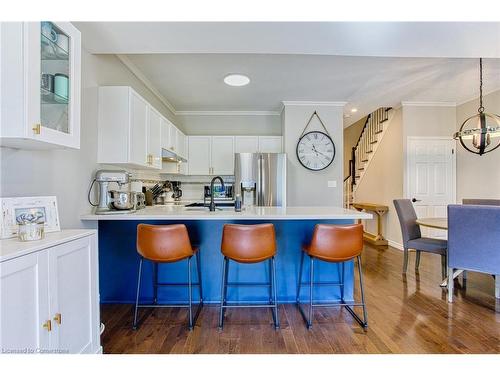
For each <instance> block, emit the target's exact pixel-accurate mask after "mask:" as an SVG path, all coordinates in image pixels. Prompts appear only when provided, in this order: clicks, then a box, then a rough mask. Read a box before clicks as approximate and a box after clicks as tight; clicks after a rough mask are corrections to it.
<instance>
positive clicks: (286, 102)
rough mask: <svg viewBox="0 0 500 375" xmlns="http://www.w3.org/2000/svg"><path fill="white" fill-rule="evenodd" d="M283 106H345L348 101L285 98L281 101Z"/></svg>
mask: <svg viewBox="0 0 500 375" xmlns="http://www.w3.org/2000/svg"><path fill="white" fill-rule="evenodd" d="M281 103H282V104H283V106H287V105H295V106H299V105H301V106H311V105H313V106H317V107H319V106H324V107H344V106H345V105H346V104H347V102H316V101H305V100H297V101H294V100H283V101H282V102H281Z"/></svg>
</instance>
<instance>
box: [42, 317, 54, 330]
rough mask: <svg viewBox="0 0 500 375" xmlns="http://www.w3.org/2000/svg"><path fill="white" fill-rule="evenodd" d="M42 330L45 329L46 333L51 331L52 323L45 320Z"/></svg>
mask: <svg viewBox="0 0 500 375" xmlns="http://www.w3.org/2000/svg"><path fill="white" fill-rule="evenodd" d="M43 328H45V329H46V330H47V331H48V332H50V331H52V322H51V321H50V320H46V321H45V323H44V325H43Z"/></svg>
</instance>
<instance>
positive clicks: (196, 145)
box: [188, 136, 212, 175]
mask: <svg viewBox="0 0 500 375" xmlns="http://www.w3.org/2000/svg"><path fill="white" fill-rule="evenodd" d="M211 142H212V137H207V136H190V137H188V160H189V166H188V170H189V174H190V175H209V174H212V173H211V167H212V166H211V162H210V152H211V146H212V144H211Z"/></svg>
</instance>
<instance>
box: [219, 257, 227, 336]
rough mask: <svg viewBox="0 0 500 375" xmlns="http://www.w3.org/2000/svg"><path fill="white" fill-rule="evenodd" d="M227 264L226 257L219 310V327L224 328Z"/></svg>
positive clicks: (223, 261) (223, 263) (223, 265)
mask: <svg viewBox="0 0 500 375" xmlns="http://www.w3.org/2000/svg"><path fill="white" fill-rule="evenodd" d="M226 264H227V259H226V257H224V259H223V260H222V270H221V271H222V283H221V288H220V310H219V329H222V325H223V323H224V303H225V301H226V298H225V290H226V270H227V268H226Z"/></svg>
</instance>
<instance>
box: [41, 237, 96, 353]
mask: <svg viewBox="0 0 500 375" xmlns="http://www.w3.org/2000/svg"><path fill="white" fill-rule="evenodd" d="M92 251H93V250H92V246H91V237H85V238H81V239H79V240H76V241H71V242H67V243H65V244H62V245H58V246H55V247H53V248H51V249H50V251H49V271H50V279H49V287H50V312H51V315H52V328H53V333H54V334H53V340H54V341H55V342H56V343H55V345H54V346H55V347H57V348H60V349H62V350H68V351H69V353H89V352H92V344H93V334H92V333H93V332H95V330H96V329H97V327H95V326H94V325H97V324H99V323H98V322H93V319H92V317H93V315H94V314H93V303H92V299H93V280H92V278H93V277H95V276H96V275H93V273H92V269H93V259H92V257H93V254H92ZM59 322H60V323H59Z"/></svg>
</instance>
